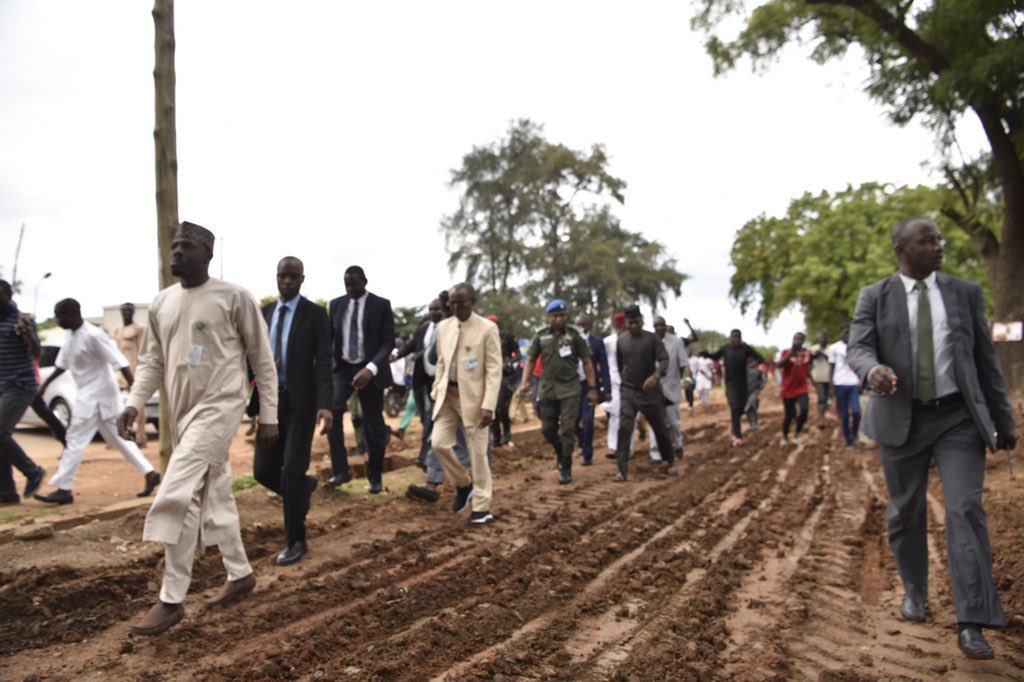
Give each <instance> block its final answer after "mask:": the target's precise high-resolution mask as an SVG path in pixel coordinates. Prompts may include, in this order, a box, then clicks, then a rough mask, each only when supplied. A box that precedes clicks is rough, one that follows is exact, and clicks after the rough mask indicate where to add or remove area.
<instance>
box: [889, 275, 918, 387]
mask: <svg viewBox="0 0 1024 682" xmlns="http://www.w3.org/2000/svg"><path fill="white" fill-rule="evenodd" d="M886 298H887V303H888V305H889V306H890V309H891V310H893V311H895V313H896V325H897V329H898V335H897V337H896V338H897V339H906V343H899V344H898V347H899V348H900V349H901V352H900V355H901V360H902V361H903V362H904V367H906V371H907V372H909V374H910V376H911V377H912V379H913V382H912V383H911V386H913V385H914V384H915V383H916V382H917V368H916V367H915V366H914V351H913V348H912V346H911V340H910V311H909V310H908V309H907V290H906V289H904V288H903V280H902V279H900V276H899V273H897V274H895V275H893V276H892V277H890V278H889V283H888V291H887V292H886ZM899 373H900V372H899V370H897V374H899Z"/></svg>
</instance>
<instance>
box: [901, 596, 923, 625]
mask: <svg viewBox="0 0 1024 682" xmlns="http://www.w3.org/2000/svg"><path fill="white" fill-rule="evenodd" d="M900 615H901V616H903V620H909V621H911V622H914V623H923V622H924V615H925V606H924V603H923V602H922V603H918V602H916V601H914V600H913V599H911V598H910V595H905V596H904V597H903V602H902V603H900Z"/></svg>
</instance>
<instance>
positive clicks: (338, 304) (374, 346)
mask: <svg viewBox="0 0 1024 682" xmlns="http://www.w3.org/2000/svg"><path fill="white" fill-rule="evenodd" d="M364 296H365V298H366V300H365V301H364V302H363V303H362V306H365V308H364V313H363V352H364V354H365V355H366V357H365V362H367V363H369V362H372V363H373V364H374V365H376V366H377V376H375V377H374V379H373V383H374V384H375V385H376V386H377V387H378V388H380V389H381V390H382V391H383V390H384V389H385V388H387V387H388V386H390V385H391V366H390V365H389V364H388V357H389V356H390V355H391V352H392V351H393V350H394V349H395V316H394V315H393V314H392V312H391V301H389V300H388V299H386V298H381V297H380V296H377V295H375V294H371V293H370V292H369V291H367V292H366V293H365V294H364ZM348 304H349V296H348V294H345V295H344V296H339V297H338V298H336V299H334V300H332V301H331V307H330V309H331V348H332V351H331V352H332V357H333V359H334V371H335V372H336V373H340V372H341V368H342V365H343V364H344V361H343V360H342V347H341V344H342V340H343V339H344V338H345V337H344V334H343V333H342V332H343V330H342V328H341V327H342V324H343V323H344V321H345V311H346V310H348Z"/></svg>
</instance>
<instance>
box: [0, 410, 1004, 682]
mask: <svg viewBox="0 0 1024 682" xmlns="http://www.w3.org/2000/svg"><path fill="white" fill-rule="evenodd" d="M725 421H726V414H725V411H724V406H714V407H713V408H712V409H711V411H710V412H708V413H706V414H703V415H699V416H698V417H696V418H690V419H688V420H686V421H685V422H684V423H685V425H686V427H687V455H686V460H685V466H684V471H683V476H682V478H681V479H671V478H668V477H666V476H664V475H663V474H662V473H660V470H658V469H657V468H655V467H654V466H652V465H651V464H650V463H649V462H648V461H647V456H646V453H643V452H641V453H640V454H638V456H637V457H636V458H634V460H633V465H632V466H633V475H632V480H631V481H630V482H629V483H627V484H616V483H612V482H611V476H612V474H613V471H614V466H613V463H612V462H611V461H610V460H606V459H603V458H602V459H599V460H595V461H596V464H595V466H592V467H587V468H584V467H580V466H578V465H577V466H576V467H575V471H574V474H575V481H574V483H573V484H572V485H571V486H561V487H560V486H558V485H557V484H556V479H557V475H556V472H555V471H554V468H553V456H550V455H549V451H548V449H547V448H546V447H544V445H543V444H542V443H541V442H540V441H539V440H538V439H537V438H536V436H531V437H523V438H520V439H517V446H516V447H515V448H509V449H503V450H498V451H496V453H495V471H496V476H497V478H496V484H495V505H494V509H493V511H494V513H495V515H496V516H497V517H498V520H497V521H496V522H495V523H494V524H492V525H490V526H487V527H483V528H470V527H468V526H467V524H466V522H465V517H464V516H459V517H456V516H454V515H453V514H451V512H450V505H451V492H450V491H446V493H445V494H444V495H442V498H441V501H440V502H439V503H437V504H436V505H433V506H431V505H428V504H426V503H423V502H418V501H414V500H410V499H407V498H405V497H404V496H402V495H401V494H400V493H401V489H404V485H402V484H403V483H404V482H405V480H413V481H418V480H419V474H418V470H416V469H414V468H409V469H407V470H403V472H404V473H403V475H406V476H408V478H407V479H402V478H401V477H400V476H399V475H398V474H391V475H389V476H388V477H386V481H387V482H388V484H389V486H390V487H391V489H392V492H391V494H389V495H385V496H382V497H381V498H370V497H368V496H366V495H361V494H350V493H347V492H336V491H331V490H323V489H321V490H319V491H317V493H316V494H315V495H316V497H315V499H314V511H313V514H312V516H311V523H310V529H309V530H310V545H311V551H310V554H309V555H308V556H307V557H306V559H304V560H303V561H301V562H299V563H298V564H296V565H294V566H291V567H288V568H284V569H281V568H278V567H276V566H274V565H273V558H274V555H275V554H276V553H277V551H279V550H280V545H281V535H282V534H281V521H280V508H279V506H278V504H279V503H278V502H276V501H275V500H274V499H271V498H270V497H268V495H267V494H266V493H265V492H263V491H261V490H259V489H254V490H250V491H246V492H245V493H242V494H241V495H240V496H239V504H240V507H241V508H242V510H243V522H244V526H245V541H246V547H247V549H248V551H249V554H250V558H251V560H252V562H253V565H254V567H255V570H256V574H257V576H258V578H259V584H258V587H257V589H256V591H255V592H254V594H253V595H252V596H251V597H249V598H248V599H246V600H244V601H242V602H240V603H238V604H236V605H233V606H231V607H228V608H227V609H223V610H210V609H205V608H204V607H203V606H202V601H201V596H202V595H203V594H206V593H210V592H212V591H213V590H214V589H215V588H216V587H218V585H219V583H220V581H221V580H222V579H223V572H222V569H221V567H220V564H219V558H218V557H217V556H216V551H215V550H213V551H211V552H209V553H208V554H207V556H205V557H204V558H203V559H202V560H201V561H200V562H199V563H198V564H197V569H196V575H195V580H194V583H193V594H191V595H190V599H189V602H188V603H187V605H186V609H187V615H186V617H185V620H184V621H182V623H181V624H179V625H178V626H177V627H175V628H174V629H172V630H171V631H169V632H168V633H166V634H165V635H164V636H161V637H159V638H156V639H145V638H137V637H133V636H131V635H130V634H129V632H128V626H129V624H130V623H131V622H132V621H133V620H135V619H137V618H139V617H141V616H142V615H143V614H144V613H145V611H146V610H147V608H148V607H149V605H150V604H151V601H152V600H153V599H154V598H155V594H156V588H157V584H158V580H159V562H160V553H159V551H158V548H157V547H153V546H149V545H143V544H141V543H139V541H138V540H139V538H140V537H141V525H142V520H143V518H144V515H143V514H144V512H143V510H137V511H135V512H131V513H130V514H129V515H128V516H126V517H123V518H120V519H116V520H113V521H102V522H97V523H93V524H88V525H85V526H82V527H79V528H76V529H73V530H69V531H66V532H60V533H58V534H57V535H56V536H55V537H54V538H52V539H50V540H48V541H46V542H45V543H27V542H12V543H10V544H8V545H5V546H2V547H0V572H2V573H0V656H2V658H0V677H2V678H4V679H26V678H28V679H62V678H63V679H70V678H79V677H85V678H92V677H103V678H107V679H152V680H165V679H166V680H177V679H180V680H185V679H209V680H219V679H230V680H239V679H267V678H274V679H330V680H334V679H353V680H363V679H375V680H377V679H379V680H426V679H439V680H443V679H452V680H470V679H492V680H520V679H538V680H603V679H621V680H686V679H827V680H861V679H864V680H867V679H881V678H884V679H975V680H983V679H993V680H994V679H1024V637H1022V635H1024V619H1022V617H1021V614H1024V588H1022V587H1021V585H1020V584H1019V583H1020V577H1021V576H1022V575H1024V552H1022V550H1021V549H1020V548H1021V547H1022V546H1024V543H1022V540H1024V537H1022V536H1024V530H1022V529H1024V505H1022V504H1021V502H1022V501H1024V500H1022V498H1024V496H1022V495H1021V493H1020V479H1021V474H1018V478H1017V479H1016V480H1012V481H1011V480H1010V479H1009V476H1008V471H1007V468H1006V461H1005V457H1002V458H999V459H993V460H990V466H989V475H988V492H987V496H986V502H987V506H988V511H989V521H990V525H991V528H992V533H993V540H994V545H995V552H996V555H997V562H996V563H997V565H996V571H997V574H996V580H997V582H998V583H999V585H1000V589H1001V590H1002V595H1003V599H1004V604H1005V606H1006V608H1007V611H1008V613H1009V615H1010V618H1011V627H1010V628H1008V629H1007V630H1005V631H1002V632H991V634H990V641H992V643H993V646H994V647H995V648H996V651H997V659H996V660H993V661H968V660H966V659H964V658H963V657H962V656H961V655H960V654H959V652H958V651H957V649H956V644H955V635H954V628H955V622H954V620H955V617H954V611H953V607H952V601H951V595H950V593H949V586H948V577H947V575H946V573H945V569H944V563H945V559H944V556H945V543H944V536H943V534H942V517H943V512H942V502H941V493H940V490H939V488H938V487H937V486H935V485H933V488H932V494H931V495H930V497H929V515H930V523H931V527H932V529H933V533H932V537H931V542H930V546H929V549H930V552H931V554H932V564H931V565H932V596H931V600H930V607H931V614H932V615H931V616H930V618H929V620H928V622H927V623H925V624H920V625H917V624H910V623H905V622H902V621H900V620H898V618H897V617H896V612H897V608H898V603H899V598H900V596H901V592H900V589H899V586H898V584H896V583H897V582H898V581H897V580H896V578H895V572H894V569H893V566H892V561H891V556H890V553H889V550H888V547H887V545H886V541H885V534H884V508H885V485H884V482H883V480H882V477H881V472H880V469H879V467H878V464H877V452H875V451H873V450H868V451H849V450H846V449H845V448H843V447H842V446H841V443H842V439H841V437H840V436H839V434H838V432H837V429H836V428H834V427H835V424H834V422H833V423H832V424H831V425H830V428H828V429H824V430H819V429H817V428H813V427H814V424H813V420H812V423H811V424H809V427H810V428H809V429H808V432H807V436H808V437H807V442H806V443H805V444H804V445H802V446H800V447H790V448H781V447H779V445H778V437H779V434H778V424H779V410H778V406H777V404H776V403H774V402H770V401H769V403H768V409H767V414H766V415H765V417H764V418H763V423H762V428H761V430H760V431H758V432H755V433H754V434H752V437H750V438H749V440H748V441H747V443H746V445H745V446H744V447H742V448H736V449H734V448H731V447H729V445H728V440H727V438H726V437H725V430H724V428H725V426H724V425H725ZM600 436H603V434H599V437H600ZM599 452H603V447H602V448H599ZM598 457H600V455H598ZM1019 470H1021V471H1024V460H1022V463H1021V464H1020V467H1019ZM934 483H935V482H934V481H933V484H934ZM399 486H401V489H399Z"/></svg>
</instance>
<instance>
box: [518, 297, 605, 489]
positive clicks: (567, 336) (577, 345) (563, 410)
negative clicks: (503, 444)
mask: <svg viewBox="0 0 1024 682" xmlns="http://www.w3.org/2000/svg"><path fill="white" fill-rule="evenodd" d="M547 313H548V325H547V326H546V327H542V328H541V329H539V330H537V334H536V335H535V336H534V337H533V341H532V342H531V343H530V350H529V351H528V352H527V360H526V370H525V371H524V372H523V377H524V380H523V382H522V383H521V384H520V386H519V391H520V392H521V393H523V394H528V393H529V390H530V383H529V379H528V377H530V376H531V375H532V374H533V367H534V365H535V364H536V363H537V358H538V357H539V358H541V361H542V364H543V368H544V369H543V374H541V380H540V392H539V394H538V398H539V400H538V411H539V412H540V419H541V432H542V433H543V434H544V438H545V439H546V440H547V441H548V442H549V443H551V446H552V447H554V448H555V454H556V455H557V456H558V482H559V483H560V484H562V485H565V484H567V483H572V453H573V450H575V448H576V422H577V420H578V419H579V415H580V399H581V397H580V379H581V377H580V374H579V366H580V364H581V363H582V365H583V374H584V376H585V377H586V382H587V389H588V390H587V400H590V401H591V402H593V403H596V402H597V387H596V385H595V379H594V365H593V363H592V362H591V360H590V346H589V344H588V343H587V341H586V339H585V338H584V337H583V335H582V334H581V333H580V332H579V330H578V329H576V327H571V326H569V323H568V321H569V312H568V306H567V305H566V303H565V301H563V300H562V299H560V298H558V299H555V300H554V301H552V302H551V303H549V304H548V307H547Z"/></svg>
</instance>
